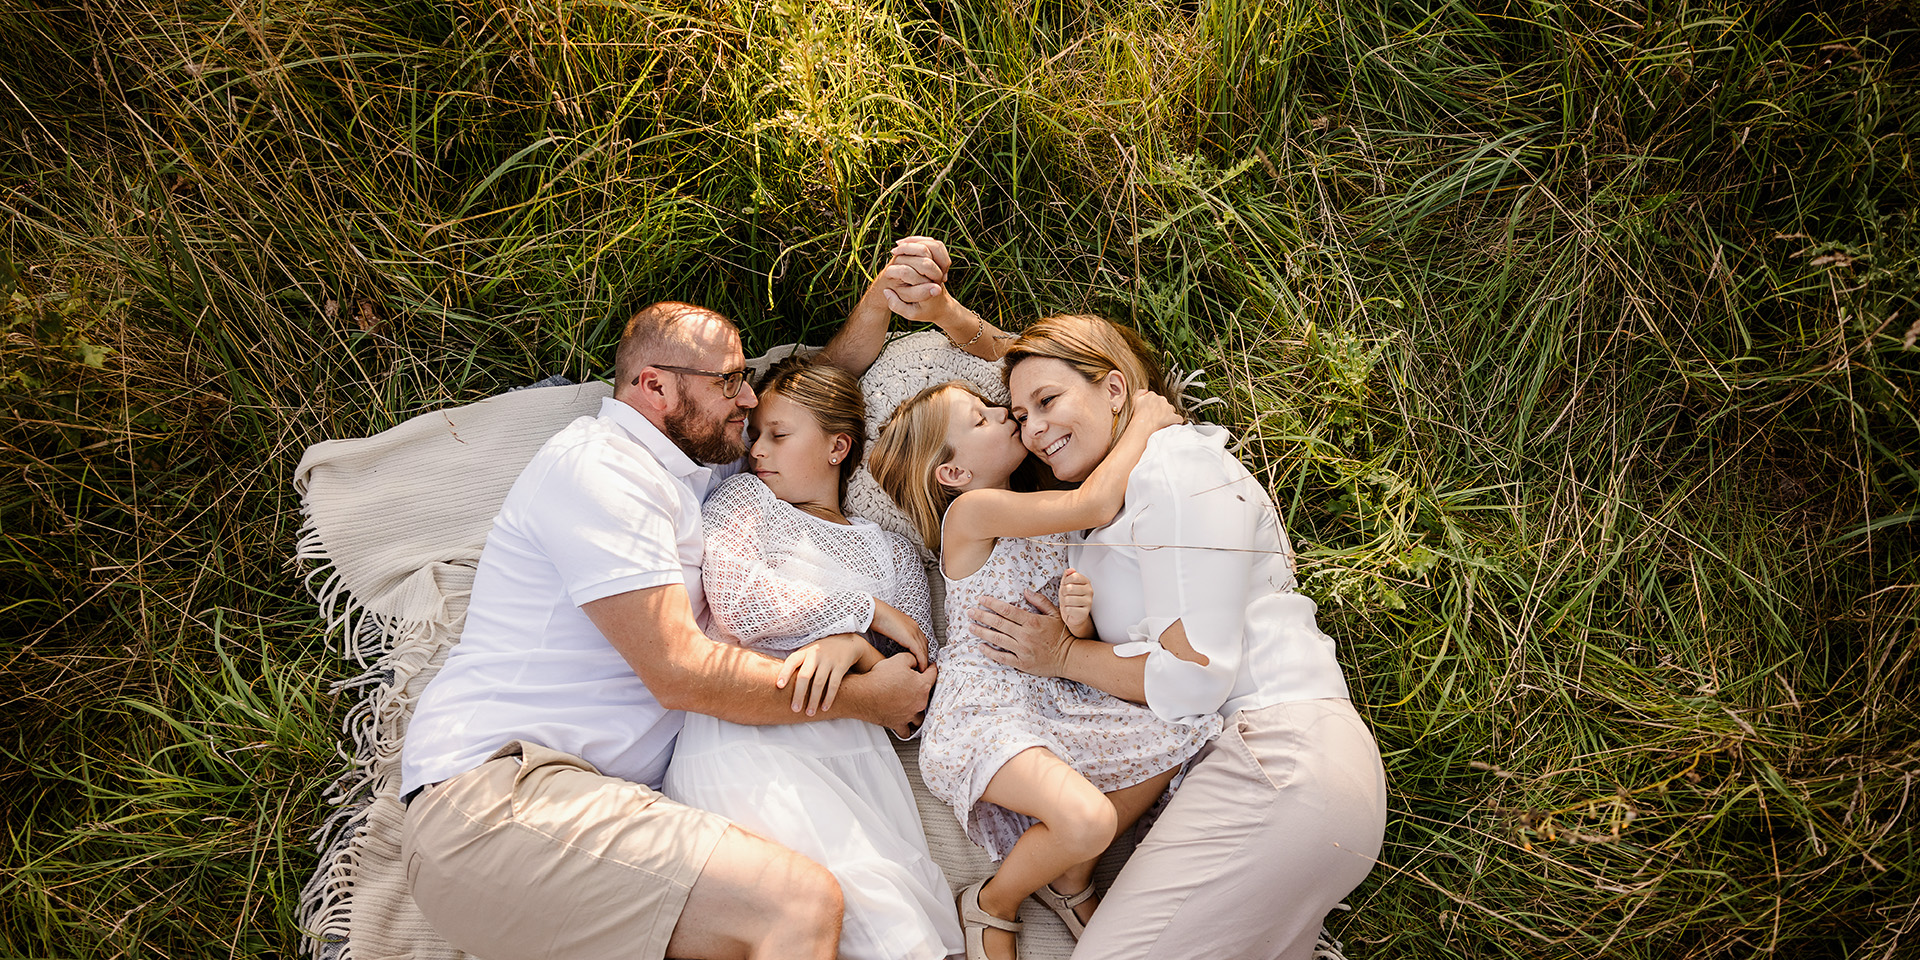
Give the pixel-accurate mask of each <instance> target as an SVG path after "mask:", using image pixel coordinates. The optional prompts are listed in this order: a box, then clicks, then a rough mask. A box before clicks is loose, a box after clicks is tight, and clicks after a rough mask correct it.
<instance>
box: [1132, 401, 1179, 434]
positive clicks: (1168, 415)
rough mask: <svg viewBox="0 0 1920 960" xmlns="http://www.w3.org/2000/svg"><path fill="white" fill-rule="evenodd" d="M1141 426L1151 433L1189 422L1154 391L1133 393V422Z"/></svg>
mask: <svg viewBox="0 0 1920 960" xmlns="http://www.w3.org/2000/svg"><path fill="white" fill-rule="evenodd" d="M1131 422H1132V423H1138V424H1141V426H1142V429H1145V430H1146V431H1147V432H1149V433H1151V432H1153V431H1155V430H1158V429H1160V428H1161V427H1177V426H1179V425H1181V424H1183V423H1186V422H1187V418H1186V417H1183V416H1181V415H1180V412H1179V411H1177V410H1175V409H1173V404H1172V403H1171V402H1169V401H1168V400H1167V398H1166V397H1163V396H1161V395H1159V394H1157V393H1154V392H1153V391H1152V390H1135V391H1134V392H1133V420H1132V421H1131Z"/></svg>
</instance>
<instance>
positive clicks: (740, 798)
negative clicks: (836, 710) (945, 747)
mask: <svg viewBox="0 0 1920 960" xmlns="http://www.w3.org/2000/svg"><path fill="white" fill-rule="evenodd" d="M758 392H759V398H760V402H759V405H758V406H756V407H755V408H754V409H753V412H752V415H751V416H752V419H751V424H752V431H753V433H754V434H755V437H754V440H753V444H752V447H751V448H750V449H749V451H748V454H747V457H748V466H749V467H750V468H751V470H752V471H753V472H752V474H751V475H747V474H742V475H739V476H736V477H733V478H730V479H729V480H727V481H726V482H725V483H724V484H723V485H722V486H721V487H720V488H719V489H718V490H716V491H715V492H714V494H713V496H712V497H711V498H709V499H708V501H707V503H706V505H705V507H704V509H703V516H702V522H703V526H704V527H705V533H706V559H705V562H704V566H703V569H702V580H703V582H704V584H705V588H706V597H707V606H708V608H709V610H710V612H711V623H710V625H709V626H708V632H709V633H712V634H714V635H715V636H716V637H717V638H718V639H721V640H725V641H727V642H731V643H737V644H739V645H741V646H743V647H747V648H749V649H752V650H757V651H759V652H761V653H765V654H768V655H769V656H773V657H778V658H783V659H784V660H785V661H786V666H785V668H784V669H783V670H782V671H781V673H780V676H779V682H780V683H782V684H791V685H792V687H793V690H794V701H793V702H794V706H795V708H796V709H800V708H804V709H806V710H807V712H808V713H809V714H811V713H814V712H816V711H818V710H820V709H825V708H828V707H831V706H832V703H833V700H834V697H835V695H836V693H837V692H838V688H839V685H840V681H841V678H842V677H844V676H845V675H846V674H847V673H849V672H855V673H857V672H864V671H866V670H867V669H870V668H871V667H872V666H873V665H874V664H877V663H879V661H880V659H881V657H882V654H881V652H880V650H879V649H878V648H877V647H876V646H875V642H878V643H879V644H880V645H881V646H885V647H888V648H889V649H893V648H894V647H895V646H896V645H897V647H898V648H900V649H902V650H904V652H903V653H899V654H896V655H898V656H911V657H913V658H914V659H915V660H916V661H917V662H918V665H919V666H920V667H922V668H924V667H925V666H926V665H927V662H928V655H929V652H930V651H929V650H928V644H927V638H926V631H927V629H928V624H929V622H930V620H929V610H928V597H927V580H926V575H925V573H924V571H923V568H922V567H921V565H920V561H919V557H918V555H917V553H916V552H915V550H914V548H913V546H912V544H911V543H909V542H908V540H907V539H906V538H905V537H902V536H900V535H898V534H892V533H887V532H886V531H883V530H881V529H880V528H879V527H878V526H876V525H874V524H873V523H870V522H868V521H865V520H854V519H849V518H848V517H846V516H845V515H844V514H843V513H842V512H841V509H840V506H841V497H842V495H843V493H844V489H845V483H846V478H847V476H848V474H849V472H850V471H851V470H852V468H853V466H854V465H856V464H857V463H858V462H859V459H860V453H861V449H862V447H863V446H864V441H865V436H866V434H865V426H864V404H863V403H862V400H861V394H860V387H859V384H858V383H857V382H855V381H854V379H853V378H852V377H851V376H850V375H848V374H846V373H845V372H844V371H841V370H838V369H836V368H833V367H829V366H825V365H814V364H810V363H807V362H805V361H800V360H788V361H783V362H782V363H780V364H778V365H776V366H775V367H774V368H773V369H772V370H771V371H769V373H768V375H767V378H766V379H765V380H763V381H762V382H761V384H760V386H759V387H758ZM870 637H871V638H874V639H873V640H870V639H869V638H870ZM889 641H891V642H889ZM665 792H666V794H667V795H668V796H670V797H672V798H674V799H676V800H679V801H681V802H682V803H686V804H689V805H691V806H696V807H701V808H703V809H706V810H712V811H714V812H715V813H719V814H721V815H723V816H725V817H727V818H729V819H731V820H732V821H733V822H734V823H735V824H738V825H739V826H740V827H742V828H744V829H746V830H749V831H751V832H753V833H756V834H759V835H761V836H763V837H766V838H768V839H770V840H774V841H777V842H779V843H781V844H784V845H785V846H787V847H789V848H791V849H793V850H796V851H798V852H800V853H802V854H805V855H806V856H808V857H810V858H812V859H813V860H815V861H817V862H818V863H820V864H821V865H822V866H825V867H826V868H827V869H828V870H830V871H831V872H832V873H833V875H834V878H835V879H837V880H838V881H839V882H840V890H841V893H842V895H843V896H844V898H845V901H846V914H845V918H844V921H843V922H842V925H841V932H840V956H841V957H844V958H853V960H937V958H942V957H946V956H949V955H952V954H956V953H959V952H961V950H962V938H961V934H960V928H959V925H958V922H957V920H956V917H955V915H954V906H953V900H952V892H951V888H950V887H949V886H948V885H947V880H946V877H945V875H944V874H942V873H941V871H940V868H939V867H938V866H936V865H935V864H934V862H933V860H932V858H931V857H930V856H929V855H928V851H927V843H926V836H925V834H924V832H923V830H922V827H921V824H920V816H919V813H918V810H917V808H916V807H915V806H914V801H913V794H912V791H911V789H910V788H909V787H908V785H907V778H906V774H905V772H904V771H903V770H902V769H901V767H900V761H899V759H898V757H897V756H895V754H894V751H893V747H892V745H891V744H890V743H889V742H888V740H887V735H886V733H885V731H883V730H881V729H880V728H879V727H877V726H874V725H873V724H870V723H866V722H863V721H860V720H854V719H839V720H823V721H814V722H809V723H792V724H783V725H775V726H743V725H740V724H734V723H728V722H727V721H724V720H718V719H715V718H713V717H709V716H705V715H702V714H692V713H690V714H688V715H687V717H686V725H685V726H684V727H683V728H682V729H681V732H680V741H679V744H678V745H677V746H676V747H675V749H674V753H673V761H672V764H671V765H670V766H669V767H668V768H667V776H666V783H665Z"/></svg>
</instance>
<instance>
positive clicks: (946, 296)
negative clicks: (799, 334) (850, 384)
mask: <svg viewBox="0 0 1920 960" xmlns="http://www.w3.org/2000/svg"><path fill="white" fill-rule="evenodd" d="M892 257H893V258H892V259H891V260H889V261H888V263H887V265H886V266H885V267H884V268H882V269H881V271H880V273H879V275H878V276H876V277H874V278H873V283H872V284H870V285H868V287H867V292H866V293H864V294H862V295H861V297H860V302H859V303H857V304H855V305H854V308H853V312H852V313H849V314H848V315H847V322H846V323H844V324H842V325H841V326H840V331H839V332H838V333H836V334H834V335H833V340H832V342H830V343H828V344H827V349H826V351H825V352H824V353H822V354H821V356H822V358H823V359H825V360H826V362H828V363H831V364H833V365H834V366H836V367H839V368H841V369H842V370H846V371H849V372H851V373H852V374H853V375H854V376H859V375H860V374H862V373H865V372H866V371H867V368H868V367H870V366H872V365H873V361H874V358H875V357H878V356H879V355H880V348H882V347H884V346H886V344H887V324H888V323H889V322H890V321H891V320H892V316H893V314H895V313H898V314H900V315H901V316H902V317H905V318H907V319H908V320H912V321H915V322H917V323H931V324H933V325H935V326H937V327H939V328H940V332H942V333H944V334H946V335H947V339H949V340H951V341H953V343H954V345H955V346H958V347H960V348H961V349H962V350H965V351H967V352H968V353H971V354H973V355H974V356H976V357H980V358H982V359H986V360H998V359H1000V357H1001V355H1002V354H1004V353H1006V352H1007V341H1008V340H1011V339H1013V336H1012V335H1011V334H1008V333H1006V332H1004V331H1002V330H1001V329H1000V328H999V327H996V326H994V325H993V324H991V323H988V322H986V320H984V319H982V318H981V317H980V315H979V314H976V313H974V312H973V311H972V310H969V309H967V308H966V307H964V306H962V305H961V304H960V301H958V300H955V299H954V298H953V296H952V294H950V293H948V291H947V286H946V284H947V271H948V270H949V269H951V268H952V266H953V258H952V257H951V256H949V255H948V254H947V245H946V244H944V243H941V242H940V241H938V240H935V239H933V238H932V237H903V238H901V239H900V240H898V241H896V242H895V243H894V245H893V255H892Z"/></svg>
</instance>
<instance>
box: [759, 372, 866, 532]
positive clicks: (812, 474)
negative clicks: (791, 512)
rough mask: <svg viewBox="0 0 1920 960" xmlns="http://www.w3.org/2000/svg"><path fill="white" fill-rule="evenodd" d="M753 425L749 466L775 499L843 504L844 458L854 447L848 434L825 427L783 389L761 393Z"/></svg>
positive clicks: (836, 505)
mask: <svg viewBox="0 0 1920 960" xmlns="http://www.w3.org/2000/svg"><path fill="white" fill-rule="evenodd" d="M751 424H752V425H751V427H750V429H749V433H750V435H751V436H752V438H753V446H751V447H749V448H748V449H747V465H748V466H749V467H750V468H752V470H753V475H754V476H756V477H759V478H760V480H761V482H762V483H765V484H766V485H767V489H769V490H772V491H773V495H774V496H775V497H778V498H780V499H781V500H785V501H786V502H788V503H794V504H806V503H816V504H824V505H827V506H832V507H835V508H837V507H838V506H839V503H840V496H839V494H840V467H839V461H840V460H841V459H844V458H845V457H846V455H847V450H848V449H849V447H850V446H851V444H850V442H849V441H848V439H847V435H846V434H843V433H828V432H826V431H825V430H822V429H820V421H819V420H817V419H815V418H814V416H813V411H811V410H808V409H807V408H806V407H804V406H802V405H801V404H799V403H795V402H794V401H792V400H790V399H788V398H787V397H786V396H784V395H782V394H781V393H779V392H778V391H775V392H771V393H764V394H761V395H760V403H759V405H758V406H756V407H754V408H753V418H752V421H751Z"/></svg>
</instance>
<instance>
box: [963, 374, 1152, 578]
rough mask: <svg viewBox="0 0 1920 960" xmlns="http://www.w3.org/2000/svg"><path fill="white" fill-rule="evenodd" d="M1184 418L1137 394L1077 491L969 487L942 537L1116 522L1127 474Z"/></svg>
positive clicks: (1146, 393) (1022, 533) (1044, 532)
mask: <svg viewBox="0 0 1920 960" xmlns="http://www.w3.org/2000/svg"><path fill="white" fill-rule="evenodd" d="M1184 422H1186V421H1185V420H1184V418H1182V417H1181V416H1180V415H1179V414H1178V413H1175V412H1174V409H1173V404H1171V403H1168V402H1167V398H1165V397H1163V396H1161V395H1159V394H1157V393H1154V392H1153V391H1151V390H1140V391H1136V392H1135V393H1134V395H1133V418H1132V419H1131V420H1129V421H1128V422H1127V428H1126V429H1125V430H1122V431H1121V432H1120V438H1119V439H1117V440H1115V441H1114V442H1113V448H1112V449H1111V450H1108V451H1107V456H1106V458H1105V459H1103V460H1101V461H1100V465H1099V466H1097V467H1095V468H1094V469H1093V473H1091V474H1089V475H1088V476H1087V479H1086V480H1085V481H1083V482H1082V483H1081V484H1080V486H1079V487H1078V488H1076V489H1073V490H1041V491H1038V492H1035V493H1015V492H1014V491H1012V490H969V491H967V492H966V493H963V494H961V495H960V496H958V497H956V498H954V501H953V503H952V504H950V505H948V507H947V514H946V517H945V519H944V520H943V521H942V524H941V534H940V537H941V540H942V541H959V540H965V541H983V540H992V539H995V538H998V537H1044V536H1049V535H1052V534H1056V533H1066V532H1067V531H1069V530H1088V529H1091V528H1093V527H1098V526H1102V525H1104V524H1106V523H1109V522H1111V521H1112V520H1113V518H1114V516H1115V515H1117V514H1118V513H1119V512H1120V507H1121V505H1122V504H1123V503H1125V502H1126V497H1127V475H1128V474H1131V473H1132V472H1133V468H1134V466H1135V465H1136V464H1138V463H1139V462H1140V455H1141V454H1142V453H1145V452H1146V450H1147V438H1148V437H1151V436H1152V435H1153V432H1154V431H1156V430H1159V429H1160V428H1161V427H1170V426H1174V425H1176V424H1180V423H1184Z"/></svg>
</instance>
